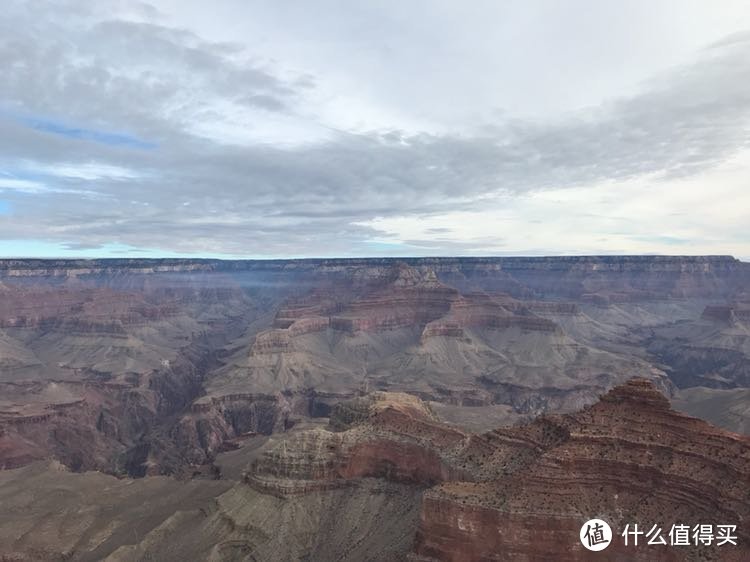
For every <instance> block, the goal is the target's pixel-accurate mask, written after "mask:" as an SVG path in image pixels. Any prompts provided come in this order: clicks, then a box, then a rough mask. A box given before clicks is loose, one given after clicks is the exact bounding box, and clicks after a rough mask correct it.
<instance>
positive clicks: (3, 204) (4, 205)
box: [0, 199, 10, 215]
mask: <svg viewBox="0 0 750 562" xmlns="http://www.w3.org/2000/svg"><path fill="white" fill-rule="evenodd" d="M9 214H10V203H8V202H7V201H3V200H2V199H0V215H9Z"/></svg>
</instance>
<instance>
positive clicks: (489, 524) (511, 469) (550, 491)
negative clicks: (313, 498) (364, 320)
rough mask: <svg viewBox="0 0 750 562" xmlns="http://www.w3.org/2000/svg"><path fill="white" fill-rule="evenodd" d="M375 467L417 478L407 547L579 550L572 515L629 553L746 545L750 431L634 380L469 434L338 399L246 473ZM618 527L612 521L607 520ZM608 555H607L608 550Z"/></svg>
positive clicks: (737, 552) (560, 554) (465, 560)
mask: <svg viewBox="0 0 750 562" xmlns="http://www.w3.org/2000/svg"><path fill="white" fill-rule="evenodd" d="M363 477H376V478H383V479H386V480H389V481H392V482H399V483H409V484H412V485H416V486H420V487H423V488H425V489H426V491H425V493H424V495H423V500H422V508H421V516H420V520H419V525H418V528H417V529H416V535H415V542H414V546H413V550H412V555H411V556H412V558H413V560H420V561H423V560H441V561H444V560H445V561H451V562H471V561H480V560H510V559H513V560H539V559H549V558H554V559H556V560H586V559H588V558H587V556H586V555H587V554H588V551H586V550H585V549H584V548H583V546H582V545H581V543H580V542H579V540H578V531H579V529H580V527H581V525H582V524H583V523H584V522H585V521H586V520H588V519H591V518H592V517H600V518H603V519H605V520H606V521H608V522H609V524H610V525H611V526H612V528H613V529H615V534H616V536H615V539H614V541H613V544H612V545H611V547H610V550H611V551H612V553H619V554H617V555H618V556H621V557H627V558H628V559H632V560H653V559H656V558H658V559H673V558H674V559H677V558H675V557H678V558H679V559H689V560H702V559H721V560H744V559H747V556H748V555H750V526H748V521H750V495H749V490H750V438H747V437H741V436H739V435H736V434H732V433H729V432H726V431H723V430H719V429H717V428H715V427H712V426H710V425H709V424H707V423H705V422H703V421H700V420H697V419H694V418H690V417H687V416H685V415H682V414H679V413H676V412H674V411H672V410H671V409H670V408H669V403H668V401H667V399H666V398H665V397H664V396H663V395H662V394H660V393H659V392H658V391H657V390H656V389H655V387H654V386H653V385H652V383H650V382H649V381H647V380H644V379H633V380H631V381H629V382H628V383H627V384H625V385H622V386H619V387H616V388H614V389H613V390H611V391H610V392H608V393H607V394H605V395H603V396H602V398H601V400H600V401H599V402H598V403H596V404H594V405H592V406H589V407H587V408H585V409H584V410H582V411H580V412H576V413H573V414H566V415H554V416H543V417H541V418H539V419H537V420H535V421H533V422H532V423H529V424H526V425H521V426H518V427H512V428H503V429H498V430H495V431H491V432H488V433H485V434H481V435H473V434H467V433H464V432H461V431H459V430H456V429H455V428H449V427H446V426H444V425H443V424H441V423H439V422H437V421H436V420H435V418H434V416H433V415H432V413H431V412H430V410H429V408H427V407H426V406H424V405H423V404H421V403H420V402H419V401H418V400H416V399H414V398H412V397H409V396H406V395H392V394H387V393H376V394H374V395H369V396H366V397H363V398H359V399H357V400H355V401H354V402H350V403H345V404H342V405H340V406H337V407H336V408H335V409H334V411H333V413H332V416H331V422H330V428H329V429H327V430H326V429H322V428H319V429H314V430H309V431H302V432H297V433H294V434H292V435H290V436H289V437H288V438H279V439H277V440H275V441H273V440H272V442H271V444H270V446H269V448H268V450H267V451H266V452H265V453H264V454H263V455H262V456H261V457H260V458H259V459H258V460H256V461H255V462H254V463H253V465H252V466H251V467H250V468H249V470H248V472H247V474H246V477H245V481H246V483H247V484H248V485H250V486H252V487H253V488H254V489H256V490H258V491H260V492H262V493H269V494H272V495H282V496H296V495H299V494H308V493H312V492H315V491H320V490H330V489H336V488H340V487H347V486H354V485H357V482H358V481H359V479H361V478H363ZM709 521H710V522H713V523H714V524H732V525H736V526H737V535H738V546H736V547H735V546H731V545H730V546H728V547H722V549H719V550H717V548H718V547H716V546H713V547H709V546H695V545H692V546H688V547H681V549H680V550H679V553H675V552H674V547H673V548H672V551H670V550H669V548H665V547H659V546H645V545H641V546H640V547H634V546H632V545H631V546H629V547H626V546H625V545H624V543H623V542H622V539H621V537H619V536H618V535H619V532H621V531H622V529H623V528H624V527H625V525H626V524H628V523H630V524H631V525H632V524H633V523H638V524H639V526H641V527H643V526H645V527H646V529H649V528H650V527H651V525H653V524H659V525H660V526H663V527H666V528H667V529H668V528H669V527H670V526H671V525H672V524H686V525H690V526H691V528H692V526H694V525H696V524H699V523H706V522H709ZM618 530H619V531H618ZM613 555H614V554H613Z"/></svg>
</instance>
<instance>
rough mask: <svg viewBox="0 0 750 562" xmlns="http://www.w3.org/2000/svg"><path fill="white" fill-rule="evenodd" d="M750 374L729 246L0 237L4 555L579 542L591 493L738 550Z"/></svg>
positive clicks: (369, 553)
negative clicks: (266, 252) (40, 250)
mask: <svg viewBox="0 0 750 562" xmlns="http://www.w3.org/2000/svg"><path fill="white" fill-rule="evenodd" d="M634 376H635V377H639V378H638V380H637V381H636V382H629V383H627V384H625V385H624V386H623V384H624V383H625V382H626V381H628V380H630V379H631V378H632V377H634ZM613 389H614V390H613ZM748 392H750V266H749V265H748V264H746V263H743V262H739V261H737V260H734V259H733V258H730V257H722V256H713V257H639V256H632V257H627V256H626V257H573V258H455V259H452V258H443V259H437V258H436V259H427V258H425V259H416V258H415V259H406V260H378V259H371V260H297V261H295V260H291V261H259V262H243V261H236V262H232V261H216V260H91V261H86V260H81V261H70V260H59V261H57V260H2V261H0V468H4V469H6V470H5V471H2V470H0V494H2V498H3V501H2V505H3V506H4V507H5V506H8V509H7V510H6V511H7V513H5V514H3V515H2V517H3V519H2V523H1V524H0V529H2V533H4V534H3V538H2V540H0V544H2V545H3V546H2V548H3V549H5V550H0V556H5V557H6V558H8V557H10V558H9V559H22V560H36V559H52V560H54V559H61V557H69V558H72V559H80V560H97V559H103V558H106V557H110V559H112V560H184V559H187V558H185V557H186V556H187V557H188V558H190V557H191V556H192V555H193V554H195V556H198V559H206V560H275V559H283V560H336V559H342V560H399V559H407V557H408V558H409V559H411V560H453V561H464V560H467V561H468V560H492V559H497V560H504V559H510V558H511V557H513V558H514V559H528V560H535V559H545V557H549V556H550V555H551V554H550V553H552V552H553V551H555V552H558V553H562V554H559V556H560V558H559V559H570V560H577V559H586V558H585V552H582V551H580V550H579V548H582V547H580V543H577V533H578V528H580V525H581V523H582V521H583V520H585V519H586V518H588V516H592V515H594V514H596V515H601V516H606V517H604V518H605V519H607V520H609V521H610V522H611V523H616V524H618V525H619V524H621V523H622V524H623V525H624V524H625V523H627V522H628V521H629V518H630V520H638V519H639V518H640V519H641V520H644V521H646V520H648V521H651V520H653V522H661V523H664V524H665V525H668V524H671V523H673V522H676V521H672V519H676V520H680V522H685V523H692V522H694V521H693V520H695V522H697V521H698V520H699V519H701V518H702V519H705V520H706V521H709V522H716V523H720V522H728V523H736V524H737V525H738V526H739V530H740V534H741V537H740V539H741V542H740V544H741V545H743V544H744V545H745V548H746V547H747V545H748V541H750V537H748V516H749V512H748V502H749V500H750V498H749V497H748V493H750V492H748V490H750V482H748V462H749V461H748V454H749V453H748V440H747V438H746V437H742V436H741V434H743V433H744V434H747V432H748V427H750V409H749V408H748V403H749V401H750V397H749V396H748ZM602 396H603V398H602V399H601V401H600V400H599V399H600V397H602ZM670 401H671V403H672V407H673V408H675V409H678V410H681V411H683V412H686V413H688V414H690V415H691V416H695V417H697V418H702V419H704V420H708V421H709V422H711V423H713V424H714V425H716V426H721V427H723V428H725V429H726V430H728V431H723V430H719V429H716V428H714V427H712V426H709V425H708V424H706V423H704V422H702V421H699V420H696V419H694V418H690V417H687V416H684V415H680V414H677V413H675V412H674V411H672V410H670V408H669V404H670ZM732 432H735V433H732ZM90 471H98V472H90ZM158 475H165V476H158ZM133 478H135V479H133ZM592 489H593V490H594V493H592V492H591V490H592ZM77 510H79V511H80V514H81V515H80V517H73V515H74V514H76V513H79V511H77ZM146 512H148V513H150V514H151V515H149V516H148V517H146V516H145V515H144V513H146ZM717 518H720V519H722V521H718V520H717ZM683 520H684V521H683ZM714 520H716V521H714ZM724 520H726V521H724ZM704 522H705V521H704ZM532 525H533V526H534V528H539V529H542V530H543V534H542V536H543V537H544V538H543V539H540V540H536V539H534V538H533V537H531V536H529V535H528V532H527V531H526V530H525V529H529V528H531V526H532ZM34 528H39V529H41V531H40V532H38V533H37V532H34V531H32V529H34ZM467 529H468V530H467ZM497 529H501V530H502V532H501V533H498V532H497ZM472 533H473V534H472ZM545 533H546V534H545ZM486 536H491V537H494V538H493V539H491V540H490V539H488V538H486ZM504 537H505V538H504ZM507 537H514V538H513V539H512V540H510V541H509V540H508V539H507ZM570 537H572V538H574V539H576V541H575V543H574V544H569V541H570ZM565 541H568V542H565ZM555 549H557V550H555ZM613 552H617V551H616V550H613ZM654 552H657V551H654V550H652V551H644V552H643V553H641V554H638V553H636V555H637V556H641V557H642V559H644V560H646V559H650V558H648V557H649V556H652V557H653V556H654ZM727 553H729V554H730V555H731V556H734V554H733V553H737V554H741V555H744V556H748V551H747V550H743V549H742V548H738V549H736V550H734V551H727V550H723V551H720V553H719V554H721V556H724V555H726V554H727ZM632 554H633V553H632V552H630V551H627V550H624V551H622V552H620V554H619V555H621V556H623V557H624V558H623V559H629V558H628V557H629V556H631V555H632ZM672 554H674V553H672ZM719 554H717V552H716V551H714V550H711V549H702V550H701V549H692V550H689V552H688V551H687V550H685V551H684V552H683V551H681V552H680V556H683V555H684V556H688V558H690V559H696V560H699V559H726V558H717V556H718V555H719ZM511 555H512V556H511ZM274 556H276V558H274ZM279 556H280V557H281V558H278V557H279ZM656 556H657V557H658V558H659V559H668V558H669V556H670V552H669V551H668V550H666V551H663V552H662V551H658V554H656ZM14 557H15V558H14ZM493 557H494V558H493ZM566 557H567V558H566ZM680 559H682V558H680ZM729 559H732V558H729ZM735 559H738V560H739V559H743V558H742V557H740V558H735Z"/></svg>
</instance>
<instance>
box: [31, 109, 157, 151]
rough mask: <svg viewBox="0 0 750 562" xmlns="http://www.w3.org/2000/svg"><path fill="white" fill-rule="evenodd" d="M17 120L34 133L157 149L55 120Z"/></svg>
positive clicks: (135, 139) (137, 140) (126, 136)
mask: <svg viewBox="0 0 750 562" xmlns="http://www.w3.org/2000/svg"><path fill="white" fill-rule="evenodd" d="M18 120H19V121H20V122H22V123H23V124H24V125H26V126H28V127H30V128H32V129H34V130H36V131H42V132H45V133H51V134H54V135H60V136H63V137H67V138H70V139H76V140H88V141H93V142H98V143H101V144H106V145H110V146H125V147H130V148H140V149H143V150H151V149H154V148H156V147H157V144H156V143H153V142H149V141H145V140H143V139H140V138H138V137H136V136H135V135H131V134H128V133H120V132H113V131H101V130H96V129H87V128H85V127H77V126H74V125H69V124H67V123H63V122H62V121H59V120H56V119H49V118H44V117H32V116H20V117H18Z"/></svg>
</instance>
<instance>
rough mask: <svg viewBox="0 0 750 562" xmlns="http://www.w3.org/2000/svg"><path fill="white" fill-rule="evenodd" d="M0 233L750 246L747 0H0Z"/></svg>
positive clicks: (18, 243)
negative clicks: (0, 3) (621, 0)
mask: <svg viewBox="0 0 750 562" xmlns="http://www.w3.org/2000/svg"><path fill="white" fill-rule="evenodd" d="M0 68H2V79H1V80H0V257H88V258H93V257H176V256H187V257H218V258H296V257H355V256H406V255H408V256H433V255H450V256H460V255H481V256H488V255H501V256H502V255H571V254H679V255H685V254H731V255H734V256H736V257H739V258H741V259H746V260H747V259H750V86H749V85H750V4H748V3H747V2H746V1H744V0H738V1H733V0H722V1H720V2H712V3H709V2H705V1H703V0H660V1H659V2H653V0H648V1H645V0H629V1H628V2H615V1H610V0H604V1H595V0H588V1H580V0H567V1H566V2H559V1H554V0H547V1H542V0H523V1H501V0H486V1H485V0H481V1H480V0H473V1H472V0H464V1H458V0H456V1H443V0H410V1H408V2H404V1H403V0H399V1H396V0H378V1H375V0H372V1H365V0H363V1H359V2H351V1H344V0H341V1H333V0H304V1H303V0H299V1H297V0H286V1H284V2H278V1H274V0H267V1H266V0H263V1H259V0H214V1H213V2H210V3H207V2H204V1H198V0H158V1H153V2H149V3H147V2H131V1H125V0H111V1H101V0H100V1H96V2H93V1H92V2H89V1H87V0H22V1H18V0H4V2H3V10H2V12H1V13H0Z"/></svg>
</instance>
